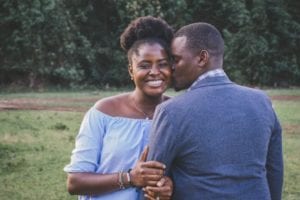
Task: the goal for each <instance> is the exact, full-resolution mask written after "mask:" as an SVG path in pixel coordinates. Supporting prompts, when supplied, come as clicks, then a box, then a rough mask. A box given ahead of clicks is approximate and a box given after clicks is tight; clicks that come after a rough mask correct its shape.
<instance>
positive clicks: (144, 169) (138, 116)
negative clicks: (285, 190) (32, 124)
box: [64, 16, 283, 200]
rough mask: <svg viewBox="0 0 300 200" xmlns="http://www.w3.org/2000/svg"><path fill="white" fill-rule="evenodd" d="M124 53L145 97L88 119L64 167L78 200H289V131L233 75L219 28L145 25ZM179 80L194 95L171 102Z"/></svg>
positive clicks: (135, 27)
mask: <svg viewBox="0 0 300 200" xmlns="http://www.w3.org/2000/svg"><path fill="white" fill-rule="evenodd" d="M121 46H122V48H123V49H124V50H126V52H127V55H128V62H129V65H128V71H129V74H130V77H131V79H132V80H133V82H134V84H135V89H134V91H132V92H129V93H125V94H120V95H117V96H113V97H109V98H105V99H101V100H100V101H98V102H97V103H96V104H95V105H94V106H93V107H92V108H91V109H90V110H89V111H88V112H87V113H86V115H85V117H84V119H83V122H82V124H81V127H80V131H79V134H78V136H77V138H76V147H75V149H74V150H73V152H72V157H71V163H70V164H69V165H67V166H66V167H65V168H64V170H65V171H66V172H68V190H69V192H70V193H71V194H77V195H80V196H79V199H94V200H96V199H98V200H100V199H101V200H104V199H107V200H108V199H109V200H113V199H117V200H118V199H120V200H135V199H143V196H144V197H145V198H146V199H177V200H184V199H187V200H198V199H205V200H206V199H230V200H231V199H243V200H244V199H251V200H252V199H264V200H265V199H266V200H267V199H273V200H276V199H281V191H282V183H283V159H282V141H281V127H280V124H279V122H278V120H277V117H276V114H275V113H274V111H273V108H272V105H271V102H270V101H269V99H268V97H267V96H266V95H265V94H263V93H262V92H261V91H258V90H254V89H250V88H246V87H242V86H239V85H236V84H235V83H233V82H231V81H230V80H229V78H228V77H227V76H226V74H225V72H224V71H223V69H222V65H223V52H224V42H223V39H222V37H221V34H220V32H219V31H218V30H217V29H216V28H215V27H214V26H212V25H210V24H207V23H194V24H190V25H187V26H184V27H182V28H181V29H179V30H178V31H177V32H176V33H175V34H174V35H173V31H172V28H171V27H170V26H169V25H168V24H167V23H166V22H165V21H163V20H162V19H159V18H154V17H151V16H148V17H140V18H137V19H136V20H134V21H132V22H131V23H130V24H129V25H128V27H127V28H126V29H125V31H124V32H123V34H122V35H121ZM171 58H173V63H172V64H171V60H172V59H171ZM172 65H173V70H171V66H172ZM171 76H172V77H173V86H174V88H175V90H182V89H187V91H186V92H185V93H183V94H181V95H179V96H177V97H174V98H170V97H168V96H165V95H163V93H164V92H165V90H166V89H167V88H168V86H169V85H170V84H171V81H172V80H171V79H172V78H171ZM155 110H156V111H155ZM154 111H155V113H154ZM153 115H154V116H153ZM147 145H148V146H149V148H146V146H147ZM142 190H143V191H144V192H142Z"/></svg>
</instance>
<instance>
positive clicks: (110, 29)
mask: <svg viewBox="0 0 300 200" xmlns="http://www.w3.org/2000/svg"><path fill="white" fill-rule="evenodd" d="M299 9H300V3H299V1H296V0H287V1H283V0H262V1H261V0H243V1H242V0H225V1H221V0H216V1H206V0H172V1H171V0H164V1H162V0H139V1H138V0H118V1H117V0H114V1H109V0H90V1H86V0H74V1H67V0H33V1H28V0H26V1H16V0H11V1H5V0H0V28H1V32H0V84H2V85H25V86H28V87H31V88H35V87H43V85H44V84H56V85H57V84H59V85H62V86H72V87H78V86H80V87H84V86H85V85H94V86H97V87H104V86H127V85H129V84H130V80H129V78H128V72H127V60H126V55H125V52H123V51H122V50H121V49H120V46H119V36H120V34H121V33H122V31H123V30H124V28H125V27H126V26H127V24H128V23H129V22H130V21H131V20H133V19H134V18H136V17H138V16H145V15H153V16H157V17H162V18H164V19H165V20H166V21H168V22H169V23H170V24H171V25H172V26H173V27H174V28H175V29H178V28H179V27H181V26H183V25H185V24H189V23H193V22H196V21H205V22H209V23H212V24H214V25H215V26H216V27H217V28H218V29H219V30H220V31H221V32H222V34H223V36H224V38H225V44H226V51H225V53H226V54H225V68H226V71H227V72H228V73H229V75H230V77H232V78H233V79H234V80H235V81H237V82H240V83H245V84H251V85H272V86H288V85H300V68H299V66H300V50H299V46H300V34H299V32H300V18H299V14H298V13H299V12H298V10H299Z"/></svg>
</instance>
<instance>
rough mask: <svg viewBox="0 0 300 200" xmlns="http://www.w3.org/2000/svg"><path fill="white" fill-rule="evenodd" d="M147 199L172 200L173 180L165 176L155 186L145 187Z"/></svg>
mask: <svg viewBox="0 0 300 200" xmlns="http://www.w3.org/2000/svg"><path fill="white" fill-rule="evenodd" d="M143 190H144V193H145V198H146V199H147V200H170V199H171V198H172V193H173V181H172V180H171V179H170V178H169V177H167V176H164V177H162V178H161V180H160V181H159V182H158V183H157V184H156V187H155V186H147V187H145V188H143Z"/></svg>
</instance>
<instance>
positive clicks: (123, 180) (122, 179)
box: [118, 169, 134, 190]
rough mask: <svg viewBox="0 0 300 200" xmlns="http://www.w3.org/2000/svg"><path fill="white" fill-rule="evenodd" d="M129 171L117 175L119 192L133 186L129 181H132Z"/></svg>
mask: <svg viewBox="0 0 300 200" xmlns="http://www.w3.org/2000/svg"><path fill="white" fill-rule="evenodd" d="M130 171H131V169H129V170H128V171H127V172H119V173H118V185H119V189H120V190H123V189H126V188H129V187H133V186H134V185H133V184H132V181H131V180H132V179H131V174H130Z"/></svg>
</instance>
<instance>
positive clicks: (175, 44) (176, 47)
mask: <svg viewBox="0 0 300 200" xmlns="http://www.w3.org/2000/svg"><path fill="white" fill-rule="evenodd" d="M186 41H187V38H186V36H179V37H175V38H174V39H173V41H172V45H171V46H172V51H173V52H174V51H176V52H177V51H182V50H183V49H185V43H186Z"/></svg>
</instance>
